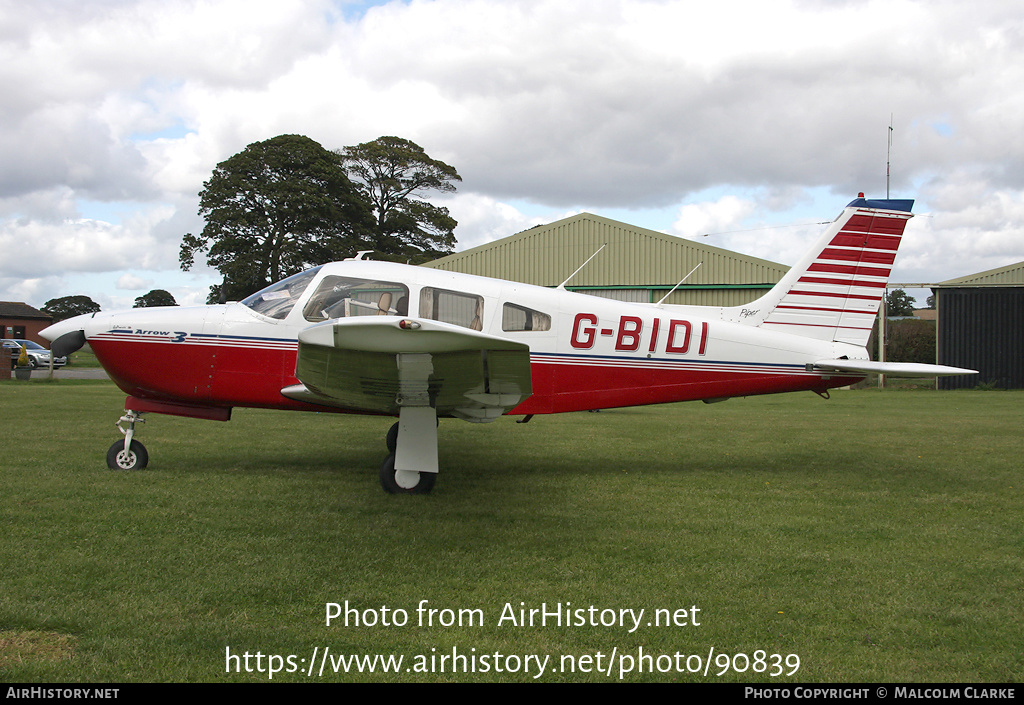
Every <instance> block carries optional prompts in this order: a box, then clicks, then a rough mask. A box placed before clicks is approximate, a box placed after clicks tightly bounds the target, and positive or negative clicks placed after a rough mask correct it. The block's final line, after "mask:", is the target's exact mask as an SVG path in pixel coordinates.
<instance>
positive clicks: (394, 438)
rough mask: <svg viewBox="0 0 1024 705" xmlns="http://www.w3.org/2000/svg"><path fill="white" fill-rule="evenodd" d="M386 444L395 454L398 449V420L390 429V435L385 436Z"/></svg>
mask: <svg viewBox="0 0 1024 705" xmlns="http://www.w3.org/2000/svg"><path fill="white" fill-rule="evenodd" d="M384 445H386V446H387V447H388V452H389V453H391V454H392V455H394V453H395V451H396V450H397V449H398V422H397V421H395V423H394V425H393V426H392V427H391V428H389V429H388V435H387V436H385V437H384Z"/></svg>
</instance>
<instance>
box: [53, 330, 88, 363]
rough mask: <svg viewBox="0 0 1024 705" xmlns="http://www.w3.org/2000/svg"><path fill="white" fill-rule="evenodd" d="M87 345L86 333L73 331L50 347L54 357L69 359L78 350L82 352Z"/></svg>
mask: <svg viewBox="0 0 1024 705" xmlns="http://www.w3.org/2000/svg"><path fill="white" fill-rule="evenodd" d="M83 345H85V331H84V330H73V331H71V332H70V333H65V334H64V335H62V336H60V337H59V338H57V339H56V340H54V341H53V343H52V344H51V345H50V352H51V353H53V356H54V357H67V356H68V355H70V354H71V353H73V352H75V351H76V350H81V349H82V346H83Z"/></svg>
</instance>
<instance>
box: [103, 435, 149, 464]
mask: <svg viewBox="0 0 1024 705" xmlns="http://www.w3.org/2000/svg"><path fill="white" fill-rule="evenodd" d="M148 464H149V453H148V452H146V446H144V445H142V444H141V443H139V442H138V441H136V440H133V441H132V442H131V443H130V444H129V446H128V450H125V449H124V441H123V440H121V441H118V442H117V443H115V444H114V445H112V446H110V450H108V451H107V467H109V468H110V469H111V470H142V469H143V468H144V467H146V465H148Z"/></svg>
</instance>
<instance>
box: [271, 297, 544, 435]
mask: <svg viewBox="0 0 1024 705" xmlns="http://www.w3.org/2000/svg"><path fill="white" fill-rule="evenodd" d="M295 376H296V378H298V380H299V381H300V382H302V384H300V385H295V386H292V387H286V388H285V389H282V390H281V393H282V394H283V395H284V396H286V397H289V398H291V399H297V400H300V401H305V402H311V403H314V404H321V405H326V406H333V407H338V408H342V409H347V410H350V411H362V412H373V413H381V414H399V413H400V411H401V409H402V408H403V407H425V406H429V407H433V408H434V409H435V410H436V413H437V414H438V415H439V416H457V417H459V418H463V419H466V420H469V421H491V420H494V419H496V418H498V417H499V416H501V415H502V414H503V413H505V412H507V411H509V410H510V409H512V408H514V407H516V406H518V405H519V404H520V403H521V402H522V401H523V400H524V399H526V398H527V397H529V396H530V394H531V393H532V389H533V387H532V381H531V374H530V349H529V346H528V345H526V344H524V343H517V342H515V341H511V340H506V339H504V338H497V337H494V336H490V335H486V334H484V333H480V332H478V331H474V330H470V329H468V328H463V327H461V326H456V325H452V324H448V323H442V322H439V321H432V320H426V319H419V318H397V317H394V316H381V317H376V316H372V317H371V316H366V317H358V318H347V319H336V320H331V321H326V322H324V323H320V324H317V325H314V326H310V327H309V328H307V329H305V330H303V331H301V332H300V333H299V350H298V357H297V359H296V363H295Z"/></svg>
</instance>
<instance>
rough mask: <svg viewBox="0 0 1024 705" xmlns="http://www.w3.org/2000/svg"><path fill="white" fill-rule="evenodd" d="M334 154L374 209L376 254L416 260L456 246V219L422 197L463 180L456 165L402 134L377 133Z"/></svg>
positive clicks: (445, 190)
mask: <svg viewBox="0 0 1024 705" xmlns="http://www.w3.org/2000/svg"><path fill="white" fill-rule="evenodd" d="M338 154H339V156H340V157H341V160H342V163H343V165H344V167H345V169H346V171H347V172H348V175H349V176H350V177H351V178H352V180H353V181H355V182H356V183H357V184H359V188H360V192H361V194H362V196H363V198H364V199H365V200H366V201H367V202H368V203H369V204H370V207H371V208H372V210H373V216H374V219H375V223H376V224H375V228H374V236H373V242H372V244H373V247H374V249H375V250H377V252H378V253H380V254H383V255H385V256H387V255H390V256H391V258H392V259H408V260H410V261H412V262H414V263H419V262H427V261H430V260H432V259H436V258H438V257H441V256H444V255H447V254H451V253H452V252H453V251H454V250H455V232H454V231H455V226H456V225H458V222H457V221H456V220H455V219H454V218H452V217H451V215H450V214H449V212H448V209H447V208H444V207H442V206H435V205H433V204H431V203H428V202H427V201H425V200H423V197H424V196H425V195H426V194H428V193H430V192H440V193H452V192H454V191H455V184H454V182H456V181H462V177H460V176H459V174H458V172H457V171H456V170H455V167H452V166H450V165H448V164H445V163H444V162H442V161H439V160H437V159H432V158H431V157H429V156H428V155H427V153H426V152H425V151H423V148H422V147H420V146H419V145H418V144H416V143H415V142H411V141H410V140H407V139H402V138H400V137H378V138H377V139H375V140H373V141H372V142H365V143H363V144H359V145H356V146H354V147H345V148H344V149H341V150H339V151H338Z"/></svg>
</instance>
